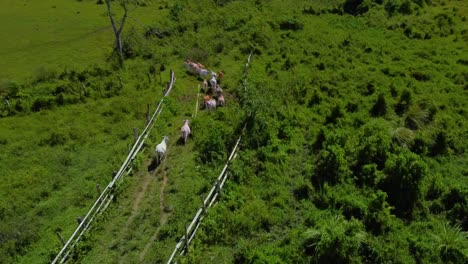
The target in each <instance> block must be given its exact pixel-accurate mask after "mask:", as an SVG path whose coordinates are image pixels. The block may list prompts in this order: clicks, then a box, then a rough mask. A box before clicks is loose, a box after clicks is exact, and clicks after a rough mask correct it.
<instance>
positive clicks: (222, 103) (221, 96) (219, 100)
mask: <svg viewBox="0 0 468 264" xmlns="http://www.w3.org/2000/svg"><path fill="white" fill-rule="evenodd" d="M218 105H219V106H224V96H223V94H222V93H219V95H218Z"/></svg>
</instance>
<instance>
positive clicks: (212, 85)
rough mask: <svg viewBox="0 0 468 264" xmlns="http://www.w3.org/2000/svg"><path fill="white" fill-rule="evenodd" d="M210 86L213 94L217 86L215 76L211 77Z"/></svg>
mask: <svg viewBox="0 0 468 264" xmlns="http://www.w3.org/2000/svg"><path fill="white" fill-rule="evenodd" d="M210 84H211V89H213V92H214V91H215V89H216V84H217V81H216V76H214V75H213V76H211V80H210Z"/></svg>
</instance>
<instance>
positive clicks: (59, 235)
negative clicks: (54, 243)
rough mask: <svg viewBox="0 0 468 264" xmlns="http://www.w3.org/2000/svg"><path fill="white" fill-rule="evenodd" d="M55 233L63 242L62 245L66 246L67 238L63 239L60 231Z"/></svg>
mask: <svg viewBox="0 0 468 264" xmlns="http://www.w3.org/2000/svg"><path fill="white" fill-rule="evenodd" d="M55 233H56V234H57V237H58V239H59V240H60V242H62V245H64V246H65V240H64V239H63V237H62V234H61V233H60V231H57V232H55Z"/></svg>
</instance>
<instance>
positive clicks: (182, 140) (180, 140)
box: [176, 136, 190, 146]
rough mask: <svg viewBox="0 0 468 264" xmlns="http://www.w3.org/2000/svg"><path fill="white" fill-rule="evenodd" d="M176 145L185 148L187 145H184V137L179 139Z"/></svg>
mask: <svg viewBox="0 0 468 264" xmlns="http://www.w3.org/2000/svg"><path fill="white" fill-rule="evenodd" d="M189 137H190V136H189ZM176 145H177V146H183V145H185V144H184V139H183V138H182V137H179V139H177V142H176Z"/></svg>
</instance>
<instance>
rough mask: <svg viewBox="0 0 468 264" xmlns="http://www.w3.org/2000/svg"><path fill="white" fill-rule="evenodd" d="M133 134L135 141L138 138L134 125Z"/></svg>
mask: <svg viewBox="0 0 468 264" xmlns="http://www.w3.org/2000/svg"><path fill="white" fill-rule="evenodd" d="M133 135H135V142H137V140H138V129H137V128H136V127H134V128H133Z"/></svg>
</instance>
